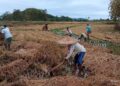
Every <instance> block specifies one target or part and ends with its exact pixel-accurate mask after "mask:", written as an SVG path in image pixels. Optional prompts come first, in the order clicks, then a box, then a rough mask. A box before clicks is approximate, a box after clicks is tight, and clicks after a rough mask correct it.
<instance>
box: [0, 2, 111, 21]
mask: <svg viewBox="0 0 120 86" xmlns="http://www.w3.org/2000/svg"><path fill="white" fill-rule="evenodd" d="M109 1H110V0H0V15H1V14H3V13H4V12H6V11H10V12H13V10H14V9H20V10H24V9H26V8H38V9H47V12H48V13H49V14H52V15H54V16H62V15H64V16H69V17H72V18H88V17H90V19H100V18H103V19H106V18H109V10H108V6H109Z"/></svg>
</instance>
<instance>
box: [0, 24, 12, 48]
mask: <svg viewBox="0 0 120 86" xmlns="http://www.w3.org/2000/svg"><path fill="white" fill-rule="evenodd" d="M1 33H2V34H3V36H4V46H5V48H6V49H7V50H10V45H11V41H12V34H11V32H10V30H9V28H8V27H7V25H4V26H3V29H2V30H1Z"/></svg>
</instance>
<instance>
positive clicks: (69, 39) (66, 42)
mask: <svg viewBox="0 0 120 86" xmlns="http://www.w3.org/2000/svg"><path fill="white" fill-rule="evenodd" d="M77 42H78V40H76V39H74V38H72V37H68V36H66V37H64V38H62V39H61V40H59V41H57V43H59V44H64V45H69V44H75V43H77Z"/></svg>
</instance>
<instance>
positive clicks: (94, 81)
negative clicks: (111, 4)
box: [0, 22, 120, 86]
mask: <svg viewBox="0 0 120 86" xmlns="http://www.w3.org/2000/svg"><path fill="white" fill-rule="evenodd" d="M9 25H10V30H11V32H12V34H13V43H12V46H11V47H12V50H11V51H6V50H4V47H3V46H2V45H1V46H0V86H120V54H119V51H120V46H119V44H120V32H117V31H114V30H113V27H114V25H112V24H105V23H91V26H92V34H91V38H92V39H95V38H97V39H99V40H106V41H110V42H112V43H115V44H116V45H117V44H118V45H117V47H118V48H117V50H116V52H118V53H117V54H116V53H113V52H114V50H112V49H111V48H106V47H100V46H95V45H91V44H89V43H88V42H83V41H80V43H81V44H83V45H84V46H85V47H86V48H87V54H86V56H85V59H84V66H85V67H86V69H87V72H88V74H87V76H86V77H75V76H74V75H73V73H72V72H73V71H72V70H73V69H72V67H73V62H72V59H73V58H71V59H70V62H71V64H64V65H62V66H60V67H59V68H58V69H56V70H54V71H53V72H52V74H51V73H48V71H49V70H50V69H52V68H54V67H55V66H56V65H58V64H60V63H61V62H63V60H64V57H65V55H66V53H67V47H66V46H61V45H59V44H57V41H58V40H59V39H61V38H62V37H63V36H61V35H57V34H55V33H53V30H55V29H57V30H59V29H60V30H61V31H65V28H66V27H71V30H72V31H73V32H74V33H75V34H77V35H80V34H81V33H83V32H85V26H86V22H81V23H78V22H53V23H50V24H49V31H42V27H43V24H39V23H30V24H29V23H27V24H23V23H22V24H21V23H19V22H18V23H9ZM72 57H74V55H73V56H72Z"/></svg>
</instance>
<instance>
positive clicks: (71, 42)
mask: <svg viewBox="0 0 120 86" xmlns="http://www.w3.org/2000/svg"><path fill="white" fill-rule="evenodd" d="M58 43H59V44H64V45H67V47H68V53H67V56H66V57H65V60H66V61H67V60H68V59H69V58H70V57H71V56H72V54H73V52H76V55H75V57H74V68H75V75H76V76H78V74H80V73H81V70H82V63H83V58H84V56H85V53H86V49H85V48H84V46H83V45H81V44H79V43H78V41H77V40H75V39H73V38H71V37H65V38H63V39H61V40H59V41H58Z"/></svg>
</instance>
